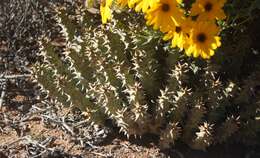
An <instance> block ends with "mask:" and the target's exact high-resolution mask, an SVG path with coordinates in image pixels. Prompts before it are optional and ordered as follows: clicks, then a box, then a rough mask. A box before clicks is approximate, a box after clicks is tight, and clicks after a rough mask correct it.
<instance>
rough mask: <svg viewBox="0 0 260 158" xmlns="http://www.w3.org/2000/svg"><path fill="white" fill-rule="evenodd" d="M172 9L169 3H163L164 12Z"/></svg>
mask: <svg viewBox="0 0 260 158" xmlns="http://www.w3.org/2000/svg"><path fill="white" fill-rule="evenodd" d="M169 10H170V6H169V4H165V3H163V5H162V11H164V12H168V11H169Z"/></svg>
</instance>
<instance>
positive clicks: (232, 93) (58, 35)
mask: <svg viewBox="0 0 260 158" xmlns="http://www.w3.org/2000/svg"><path fill="white" fill-rule="evenodd" d="M53 8H55V9H56V10H55V12H53V16H52V17H49V18H50V19H49V21H48V22H47V24H46V25H47V26H48V27H49V29H48V31H47V33H46V34H45V36H42V37H41V38H40V40H39V45H40V47H41V51H40V52H41V53H40V54H39V57H40V58H41V60H40V61H39V62H37V63H36V64H35V65H34V66H33V72H34V79H35V81H36V82H38V83H39V86H40V88H41V92H42V96H45V97H52V98H54V99H56V100H57V101H59V102H60V103H62V104H64V105H68V106H76V107H79V108H81V109H82V110H83V111H85V114H86V116H87V118H88V119H89V121H91V122H93V123H97V124H105V123H106V121H108V120H111V121H112V123H113V125H114V126H116V127H119V129H120V132H122V133H124V134H125V135H127V136H142V135H143V134H145V133H153V134H156V135H158V136H160V145H161V146H162V147H166V146H168V145H170V144H172V143H174V142H176V141H177V140H182V141H184V142H185V143H187V144H189V145H190V146H191V147H193V148H195V149H203V150H205V149H206V148H207V147H208V146H210V145H212V144H217V143H222V142H225V141H227V140H236V141H244V142H245V141H246V140H250V142H253V140H254V139H255V138H257V137H259V130H260V128H259V125H260V124H259V108H260V92H259V86H260V83H259V79H260V78H259V76H260V73H259V70H260V69H259V64H257V63H259V62H260V60H259V55H255V56H254V57H252V56H253V55H252V53H251V52H248V51H251V50H250V44H247V45H243V46H240V47H239V49H234V46H236V45H237V43H236V41H231V40H230V39H227V41H228V40H229V42H227V43H229V44H226V48H225V46H223V49H220V50H219V53H218V54H219V55H216V56H215V57H214V58H213V59H212V60H210V61H202V60H200V59H196V60H195V59H190V58H187V57H185V56H183V55H182V54H181V53H180V52H179V50H177V49H173V48H170V47H169V44H168V43H165V42H164V41H163V40H161V37H160V33H158V32H155V31H152V30H151V29H150V28H149V27H147V26H145V25H144V21H142V18H140V15H136V14H134V13H126V12H122V13H121V14H114V16H115V18H113V20H112V21H111V23H110V24H107V25H102V24H101V22H100V21H101V20H100V18H99V15H96V14H94V13H90V12H88V11H87V10H86V9H85V8H84V7H83V6H81V5H80V3H77V2H73V3H72V4H70V3H65V4H63V5H57V4H56V5H54V6H53ZM227 38H228V37H227ZM245 38H247V37H241V38H240V39H241V40H240V41H242V40H244V39H245ZM242 48H243V49H242ZM228 51H229V52H228ZM232 51H235V53H233V52H232ZM240 51H241V52H240ZM221 52H224V53H226V52H227V53H226V55H223V53H221ZM236 53H237V54H236ZM222 56H223V58H222ZM227 65H228V66H231V67H235V68H237V69H235V70H237V71H233V69H231V68H230V67H227ZM248 66H251V69H250V71H247V67H248ZM243 73H246V74H243ZM241 76H242V77H241ZM248 138H251V139H248Z"/></svg>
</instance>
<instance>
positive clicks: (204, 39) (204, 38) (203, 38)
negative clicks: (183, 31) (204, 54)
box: [197, 33, 207, 43]
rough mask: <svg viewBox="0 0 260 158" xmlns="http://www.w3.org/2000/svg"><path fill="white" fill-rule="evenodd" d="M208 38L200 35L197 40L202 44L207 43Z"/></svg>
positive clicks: (202, 34)
mask: <svg viewBox="0 0 260 158" xmlns="http://www.w3.org/2000/svg"><path fill="white" fill-rule="evenodd" d="M206 39H207V37H206V35H205V34H204V33H199V34H198V35H197V40H198V41H199V42H201V43H204V42H205V41H206Z"/></svg>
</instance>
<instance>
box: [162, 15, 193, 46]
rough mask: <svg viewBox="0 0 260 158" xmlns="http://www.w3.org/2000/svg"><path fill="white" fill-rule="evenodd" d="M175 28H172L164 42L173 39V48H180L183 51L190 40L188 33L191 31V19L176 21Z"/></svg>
mask: <svg viewBox="0 0 260 158" xmlns="http://www.w3.org/2000/svg"><path fill="white" fill-rule="evenodd" d="M173 21H174V23H175V27H174V28H172V30H170V31H169V32H168V33H167V34H166V35H165V36H164V37H163V39H164V40H169V39H172V45H171V46H172V47H179V48H180V50H183V48H184V45H185V43H186V41H187V39H188V33H189V31H190V23H191V20H190V19H186V18H184V17H183V18H182V20H180V22H177V21H176V20H174V19H173Z"/></svg>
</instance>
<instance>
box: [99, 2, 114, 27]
mask: <svg viewBox="0 0 260 158" xmlns="http://www.w3.org/2000/svg"><path fill="white" fill-rule="evenodd" d="M112 2H113V0H101V2H100V14H101V18H102V23H103V24H105V23H107V21H108V20H110V19H111V18H112V11H111V9H110V7H111V5H112Z"/></svg>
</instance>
